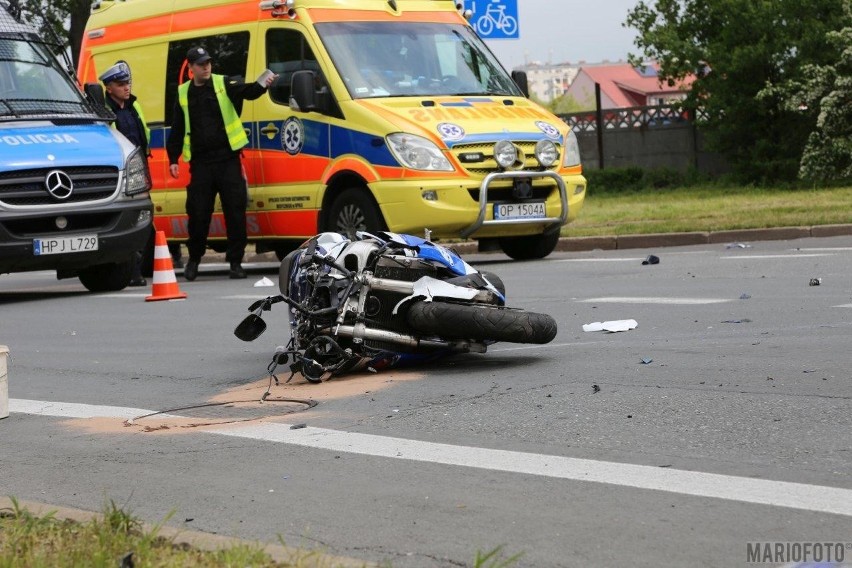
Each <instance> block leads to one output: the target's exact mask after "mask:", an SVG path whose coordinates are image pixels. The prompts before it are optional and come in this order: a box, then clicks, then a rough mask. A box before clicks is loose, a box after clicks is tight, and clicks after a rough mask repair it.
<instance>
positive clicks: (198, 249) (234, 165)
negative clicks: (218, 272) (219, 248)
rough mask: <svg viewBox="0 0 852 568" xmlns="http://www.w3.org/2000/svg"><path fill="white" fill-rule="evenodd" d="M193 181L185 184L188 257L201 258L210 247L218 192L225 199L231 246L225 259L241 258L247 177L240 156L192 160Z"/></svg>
mask: <svg viewBox="0 0 852 568" xmlns="http://www.w3.org/2000/svg"><path fill="white" fill-rule="evenodd" d="M189 174H190V181H189V185H188V186H187V187H186V214H187V216H188V217H189V223H188V227H187V229H188V231H189V239H188V240H187V242H186V248H187V249H189V258H190V259H192V260H199V259H200V258H201V257H202V256H204V251H205V250H206V248H207V234H208V233H209V232H210V219H211V218H212V216H213V206H214V204H215V202H216V195H217V194H218V195H219V199H221V201H222V212H223V213H224V215H225V228H226V230H227V235H228V250H227V252H226V253H225V260H227V261H228V262H241V261H242V259H243V254H245V252H246V241H247V236H246V206H247V205H248V199H247V196H246V181H245V179H244V178H243V170H242V166H241V164H240V157H239V156H234V157H233V158H228V159H225V160H221V161H218V162H199V163H196V162H195V161H190V163H189Z"/></svg>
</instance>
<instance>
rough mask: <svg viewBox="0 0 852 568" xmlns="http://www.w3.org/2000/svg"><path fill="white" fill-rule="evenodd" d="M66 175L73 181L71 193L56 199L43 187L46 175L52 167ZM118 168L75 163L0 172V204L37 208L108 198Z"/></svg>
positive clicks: (111, 191) (115, 180) (112, 190)
mask: <svg viewBox="0 0 852 568" xmlns="http://www.w3.org/2000/svg"><path fill="white" fill-rule="evenodd" d="M57 169H59V170H61V171H63V172H65V173H66V174H68V176H69V177H70V178H71V181H72V182H73V184H74V190H73V191H72V192H71V195H70V196H69V197H68V198H66V199H63V200H57V199H56V198H54V197H53V196H52V195H51V194H50V193H49V192H48V191H47V187H46V186H45V178H46V176H47V174H48V173H49V172H51V171H54V170H57ZM118 178H119V175H118V168H115V167H111V166H75V167H68V168H39V169H31V170H15V171H11V172H0V203H2V204H4V205H12V206H17V207H39V206H42V205H56V204H57V203H66V204H80V203H88V202H91V201H98V200H101V199H108V198H110V197H112V196H113V195H114V194H115V193H116V190H117V189H118Z"/></svg>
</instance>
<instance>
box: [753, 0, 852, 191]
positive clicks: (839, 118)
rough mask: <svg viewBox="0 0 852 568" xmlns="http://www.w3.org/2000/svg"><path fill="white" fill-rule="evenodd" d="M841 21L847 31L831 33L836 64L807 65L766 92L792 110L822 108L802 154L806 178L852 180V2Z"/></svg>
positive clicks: (803, 175)
mask: <svg viewBox="0 0 852 568" xmlns="http://www.w3.org/2000/svg"><path fill="white" fill-rule="evenodd" d="M841 18H842V19H843V22H844V28H843V29H841V30H840V31H837V32H829V33H828V41H829V43H830V44H831V45H832V47H833V49H834V52H835V53H837V54H838V59H837V61H836V62H835V63H834V64H833V65H806V66H805V67H804V68H803V69H802V77H801V78H798V79H796V80H790V81H785V82H783V83H780V84H778V85H767V86H766V89H764V94H765V95H766V96H770V97H771V96H776V94H778V93H780V95H781V96H783V97H785V99H786V100H787V101H788V104H789V105H790V107H791V108H795V109H802V108H811V107H817V108H819V109H820V112H819V115H818V116H817V123H816V129H815V130H814V131H813V132H811V134H810V136H808V141H807V144H806V145H805V150H804V154H803V155H802V161H801V165H800V168H799V177H801V178H803V179H811V180H815V181H829V180H842V179H852V2H849V3H847V5H846V11H845V13H844V14H842V15H841Z"/></svg>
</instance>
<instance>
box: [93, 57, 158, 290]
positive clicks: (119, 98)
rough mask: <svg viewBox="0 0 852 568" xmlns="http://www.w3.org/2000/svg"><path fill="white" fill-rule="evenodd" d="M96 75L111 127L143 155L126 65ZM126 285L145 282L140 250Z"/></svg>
mask: <svg viewBox="0 0 852 568" xmlns="http://www.w3.org/2000/svg"><path fill="white" fill-rule="evenodd" d="M98 78H99V79H100V80H101V81H102V82H103V84H104V87H105V88H106V98H105V102H106V106H107V108H108V109H110V110H111V111H112V112H113V114H115V128H116V129H117V130H118V131H119V132H121V133H122V134H124V136H125V138H127V139H128V140H130V141H131V142H132V143H133V144H134V145H135V146H136V147H137V148H139V149H140V150H141V152H142V155H143V156H146V157H147V156H148V155H149V151H148V145H149V144H150V142H151V131H150V130H149V129H148V125H147V124H146V123H145V115H144V114H143V113H142V107H141V106H140V105H139V101H137V100H136V96H135V95H133V94H132V93H131V92H130V90H131V82H130V78H131V75H130V67H129V66H128V65H127V63H125V62H124V61H119V62H117V63H116V64H115V65H113V66H112V67H110V68H109V69H107V70H106V71H104V72H103V73H102V74H101V76H100V77H98ZM146 163H147V161H146ZM129 285H130V286H147V285H148V281H147V280H145V278H143V277H142V253H141V252H136V253H134V258H133V270H132V272H131V276H130V283H129Z"/></svg>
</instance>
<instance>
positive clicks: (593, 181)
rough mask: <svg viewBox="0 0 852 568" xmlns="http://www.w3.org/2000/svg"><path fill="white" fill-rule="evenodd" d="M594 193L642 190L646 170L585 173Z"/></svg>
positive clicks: (637, 168) (634, 167) (628, 169)
mask: <svg viewBox="0 0 852 568" xmlns="http://www.w3.org/2000/svg"><path fill="white" fill-rule="evenodd" d="M583 173H584V174H585V176H586V180H588V182H589V191H591V192H593V193H625V192H630V191H638V190H640V189H642V187H643V185H642V178H643V177H644V175H645V170H643V169H642V168H640V167H638V166H629V167H626V168H605V169H603V170H586V171H585V172H583Z"/></svg>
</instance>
